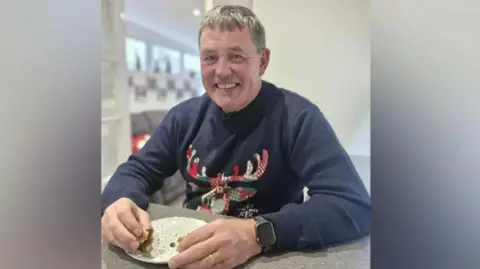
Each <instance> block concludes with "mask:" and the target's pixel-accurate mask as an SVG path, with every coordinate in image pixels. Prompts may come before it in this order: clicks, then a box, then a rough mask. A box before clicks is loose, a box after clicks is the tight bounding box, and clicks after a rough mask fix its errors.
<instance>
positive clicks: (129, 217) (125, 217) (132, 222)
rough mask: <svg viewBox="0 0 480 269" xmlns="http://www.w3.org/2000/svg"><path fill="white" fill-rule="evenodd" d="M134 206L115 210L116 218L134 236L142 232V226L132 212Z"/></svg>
mask: <svg viewBox="0 0 480 269" xmlns="http://www.w3.org/2000/svg"><path fill="white" fill-rule="evenodd" d="M134 210H135V209H134V207H133V208H132V207H124V208H122V209H120V210H118V211H117V216H118V219H119V220H120V222H121V223H123V226H124V227H126V228H127V229H128V230H129V231H130V233H132V234H133V235H134V236H135V237H136V238H139V237H140V236H142V234H143V228H142V225H141V224H140V222H139V221H138V220H137V218H136V216H135V214H134V212H133V211H134Z"/></svg>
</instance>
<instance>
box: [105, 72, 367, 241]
mask: <svg viewBox="0 0 480 269" xmlns="http://www.w3.org/2000/svg"><path fill="white" fill-rule="evenodd" d="M178 170H180V172H181V174H182V175H183V177H184V179H185V180H186V182H187V193H186V200H185V203H184V206H185V207H187V208H189V209H193V210H202V211H207V212H212V213H216V214H225V215H230V216H236V217H243V218H251V217H254V216H257V215H262V216H264V217H265V218H266V219H267V220H270V221H271V222H272V223H273V225H274V228H275V232H276V234H277V245H276V246H275V248H274V249H276V250H292V249H295V250H305V249H320V248H324V247H328V246H330V245H332V244H338V243H342V242H346V241H350V240H354V239H357V238H359V237H363V236H366V235H368V234H369V232H370V223H371V219H370V197H369V195H368V193H367V191H366V189H365V186H364V185H363V183H362V181H361V180H360V178H359V176H358V174H357V172H356V170H355V168H354V167H353V165H352V163H351V160H350V158H349V156H348V155H347V153H346V151H345V150H344V148H343V147H342V146H341V145H340V143H339V141H338V139H337V137H336V135H335V134H334V132H333V131H332V129H331V127H330V125H329V124H328V122H327V120H326V119H325V117H324V116H323V114H322V113H321V112H320V110H319V109H318V107H317V106H315V105H314V104H312V103H311V102H310V101H308V100H307V99H305V98H303V97H301V96H299V95H298V94H295V93H293V92H291V91H288V90H285V89H280V88H277V87H276V86H275V85H273V84H271V83H268V82H265V81H264V82H263V83H262V89H261V90H260V93H259V95H258V96H257V97H256V98H255V100H254V101H253V102H252V103H250V104H249V105H248V106H247V107H246V108H245V109H243V110H241V111H239V112H234V113H230V114H224V113H223V112H222V110H221V109H220V108H219V107H218V106H217V105H216V104H215V103H213V102H212V101H211V100H210V98H209V97H208V96H206V95H204V96H201V97H198V98H192V99H190V100H188V101H185V102H183V103H181V104H179V105H177V106H175V107H174V108H172V109H171V110H170V111H169V113H168V114H167V115H166V117H165V118H164V119H163V121H162V122H161V123H160V124H159V126H158V128H157V130H156V132H155V133H154V134H153V135H152V137H151V139H150V140H149V141H148V142H147V143H146V145H145V146H144V147H143V148H142V149H141V150H140V151H139V152H138V153H136V154H133V155H132V156H131V157H130V158H129V159H128V161H127V162H126V163H124V164H122V165H121V166H120V167H119V168H118V169H117V171H116V172H115V173H114V175H113V177H112V178H111V180H110V182H109V183H108V184H107V186H106V187H105V190H104V192H103V195H102V204H103V205H102V213H103V212H104V210H105V208H106V207H107V206H108V205H110V204H111V203H113V202H114V201H115V200H117V199H119V198H121V197H128V198H131V199H132V200H133V201H134V202H135V203H136V204H137V205H139V206H140V207H141V208H143V209H147V207H148V202H149V196H150V195H152V194H153V193H155V192H156V191H157V190H159V189H160V188H161V187H162V184H163V181H164V179H165V178H167V177H169V176H172V175H173V174H174V173H175V172H176V171H178ZM305 186H306V187H308V189H309V195H310V196H311V198H310V199H309V200H308V201H307V202H305V203H302V202H303V188H304V187H305Z"/></svg>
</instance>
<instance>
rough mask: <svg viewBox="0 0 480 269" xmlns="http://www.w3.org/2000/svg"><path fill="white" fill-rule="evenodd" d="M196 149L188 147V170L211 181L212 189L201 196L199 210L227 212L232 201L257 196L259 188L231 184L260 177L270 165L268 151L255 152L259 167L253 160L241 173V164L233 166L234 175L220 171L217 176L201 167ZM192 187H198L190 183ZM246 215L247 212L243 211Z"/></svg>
mask: <svg viewBox="0 0 480 269" xmlns="http://www.w3.org/2000/svg"><path fill="white" fill-rule="evenodd" d="M195 154H196V150H195V149H193V147H192V145H190V146H189V148H188V149H187V154H186V155H187V156H186V157H187V165H186V172H187V173H188V174H189V175H190V176H192V177H193V178H195V179H197V180H200V181H203V182H208V183H210V184H209V185H210V188H211V189H210V191H208V192H207V193H205V194H204V195H203V196H202V198H201V204H200V206H199V207H198V208H197V210H199V211H208V212H210V213H215V214H225V213H227V212H228V209H229V206H230V202H231V201H235V202H244V201H246V200H247V199H249V198H252V197H254V196H255V194H256V192H257V190H256V189H254V188H248V187H238V188H232V187H230V186H229V184H230V183H232V182H253V181H256V180H258V179H260V178H261V177H262V176H263V174H264V173H265V170H266V168H267V166H268V151H267V150H263V151H262V156H260V154H258V153H255V154H254V155H253V157H254V158H255V159H256V161H257V169H254V165H253V163H252V161H248V162H247V167H246V170H245V173H244V174H243V175H240V173H239V166H238V165H235V166H234V167H233V174H232V175H225V174H224V173H218V174H217V176H216V177H209V176H207V168H206V167H205V166H203V167H202V168H201V169H199V162H200V159H199V158H198V157H196V156H195ZM189 184H190V186H191V187H192V189H196V188H198V186H196V185H195V184H194V183H189ZM242 214H243V215H245V212H244V213H242Z"/></svg>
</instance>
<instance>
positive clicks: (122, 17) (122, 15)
mask: <svg viewBox="0 0 480 269" xmlns="http://www.w3.org/2000/svg"><path fill="white" fill-rule="evenodd" d="M120 18H121V19H122V20H125V13H123V12H122V13H120Z"/></svg>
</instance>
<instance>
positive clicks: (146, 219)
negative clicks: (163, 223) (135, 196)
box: [136, 208, 152, 230]
mask: <svg viewBox="0 0 480 269" xmlns="http://www.w3.org/2000/svg"><path fill="white" fill-rule="evenodd" d="M136 216H137V218H138V221H139V222H140V225H141V226H142V228H143V229H144V230H149V229H151V228H152V223H151V222H150V215H148V213H147V212H145V211H143V210H142V209H140V208H137V209H136Z"/></svg>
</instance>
